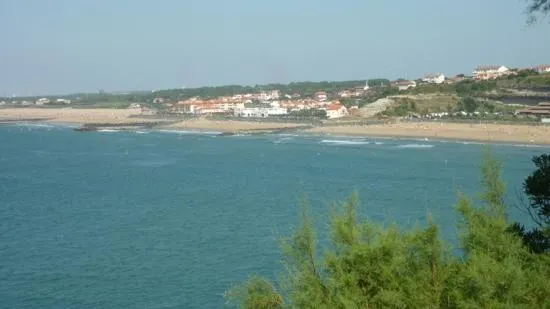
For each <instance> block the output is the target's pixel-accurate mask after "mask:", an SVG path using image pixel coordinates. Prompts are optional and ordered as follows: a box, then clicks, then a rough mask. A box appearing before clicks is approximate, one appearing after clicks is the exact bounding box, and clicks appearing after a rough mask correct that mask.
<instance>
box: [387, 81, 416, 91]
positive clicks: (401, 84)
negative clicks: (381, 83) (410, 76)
mask: <svg viewBox="0 0 550 309" xmlns="http://www.w3.org/2000/svg"><path fill="white" fill-rule="evenodd" d="M392 85H393V86H394V87H397V89H399V90H400V91H402V90H407V89H411V88H415V87H416V82H415V81H414V80H398V81H396V82H394V83H393V84H392Z"/></svg>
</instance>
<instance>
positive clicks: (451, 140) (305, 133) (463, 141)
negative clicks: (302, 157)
mask: <svg viewBox="0 0 550 309" xmlns="http://www.w3.org/2000/svg"><path fill="white" fill-rule="evenodd" d="M2 124H5V125H25V124H27V125H29V124H30V125H33V124H34V125H36V126H38V127H40V126H43V125H45V126H52V127H64V128H73V129H74V128H77V126H75V124H74V123H60V122H41V121H32V122H24V121H21V122H10V123H0V125H2ZM104 131H109V132H133V133H144V132H160V133H171V134H183V135H185V134H198V135H213V136H226V135H227V136H261V135H263V136H266V135H274V136H276V135H283V136H284V135H289V133H288V132H289V131H286V132H273V133H271V132H262V133H249V132H244V131H243V132H237V133H234V134H224V133H225V132H223V131H212V130H206V129H200V128H188V129H174V128H171V129H167V128H160V127H159V128H149V129H140V128H137V127H135V128H131V129H128V128H119V129H117V128H113V129H109V128H105V129H103V128H102V129H98V130H97V132H104ZM291 132H293V133H294V134H290V135H293V136H297V137H318V138H332V139H373V140H380V141H392V140H393V141H411V142H412V141H415V142H435V143H461V144H478V145H502V146H514V147H536V148H550V143H548V144H545V143H525V142H523V141H502V140H480V139H471V138H443V137H440V138H428V137H421V136H404V135H403V136H400V135H378V136H377V135H367V134H361V135H357V134H332V133H313V132H308V131H304V130H295V131H291Z"/></svg>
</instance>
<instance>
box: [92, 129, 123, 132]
mask: <svg viewBox="0 0 550 309" xmlns="http://www.w3.org/2000/svg"><path fill="white" fill-rule="evenodd" d="M97 132H120V131H119V130H113V129H101V130H97Z"/></svg>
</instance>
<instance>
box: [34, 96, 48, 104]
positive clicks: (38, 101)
mask: <svg viewBox="0 0 550 309" xmlns="http://www.w3.org/2000/svg"><path fill="white" fill-rule="evenodd" d="M50 102H51V100H50V99H48V98H40V99H38V100H36V102H35V104H36V105H44V104H50Z"/></svg>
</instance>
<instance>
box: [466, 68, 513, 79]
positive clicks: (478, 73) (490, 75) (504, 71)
mask: <svg viewBox="0 0 550 309" xmlns="http://www.w3.org/2000/svg"><path fill="white" fill-rule="evenodd" d="M473 73H474V79H477V80H489V79H495V78H499V77H502V76H506V75H508V74H510V69H508V68H507V67H505V66H503V65H488V66H479V67H477V68H475V70H474V72H473Z"/></svg>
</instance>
